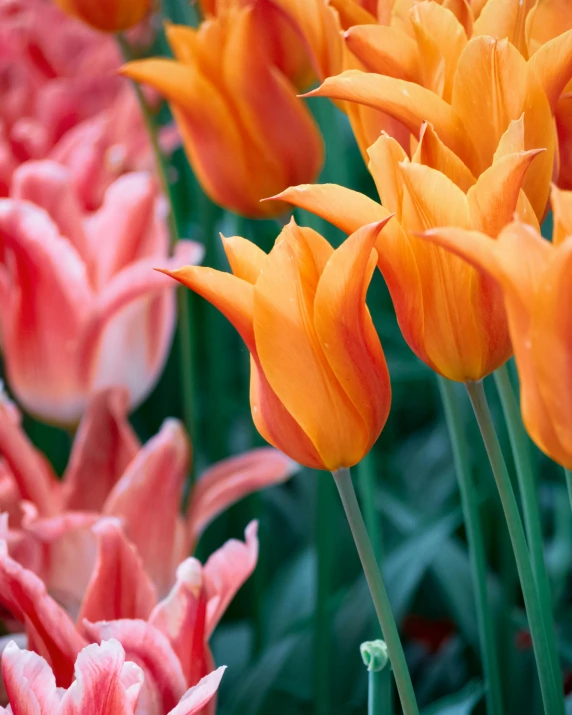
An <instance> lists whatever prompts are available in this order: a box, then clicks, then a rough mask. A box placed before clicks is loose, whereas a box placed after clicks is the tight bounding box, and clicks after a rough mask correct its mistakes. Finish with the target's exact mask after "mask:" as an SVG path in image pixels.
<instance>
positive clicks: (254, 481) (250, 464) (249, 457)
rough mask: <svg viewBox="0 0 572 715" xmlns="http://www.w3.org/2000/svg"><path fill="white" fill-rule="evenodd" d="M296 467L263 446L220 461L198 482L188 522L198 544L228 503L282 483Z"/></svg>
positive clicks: (280, 455)
mask: <svg viewBox="0 0 572 715" xmlns="http://www.w3.org/2000/svg"><path fill="white" fill-rule="evenodd" d="M296 470H297V465H296V464H295V462H292V460H291V459H289V458H288V457H285V456H284V455H283V454H281V453H280V452H278V451H277V450H275V449H270V448H268V447H262V448H260V449H253V450H251V451H250V452H246V453H245V454H240V455H238V456H237V457H230V458H229V459H223V460H222V461H220V462H217V463H216V464H215V465H213V466H212V467H210V468H209V469H207V470H206V472H204V473H203V474H202V475H201V477H200V479H199V480H198V481H197V482H196V483H195V485H194V487H193V490H192V492H191V497H190V500H189V509H188V512H187V523H188V526H189V530H190V534H191V541H192V543H193V544H195V543H196V542H197V541H198V538H199V536H200V535H201V533H202V532H203V531H204V529H205V528H206V527H207V525H208V524H210V522H211V521H212V520H213V519H214V518H215V517H216V516H218V514H220V513H221V512H223V511H225V510H226V509H227V508H228V507H229V506H231V505H232V504H235V503H236V502H237V501H240V500H241V499H243V498H244V497H245V496H246V495H247V494H250V493H252V492H254V491H258V490H259V489H264V488H265V487H268V486H272V485H274V484H281V483H282V482H284V481H286V480H287V479H289V478H290V477H291V476H292V474H294V472H295V471H296Z"/></svg>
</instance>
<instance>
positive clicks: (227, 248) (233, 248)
mask: <svg viewBox="0 0 572 715" xmlns="http://www.w3.org/2000/svg"><path fill="white" fill-rule="evenodd" d="M221 240H222V245H223V247H224V252H225V253H226V257H227V258H228V262H229V263H230V268H231V270H232V272H233V274H234V275H235V276H236V277H237V278H240V279H242V280H243V281H246V282H247V283H251V284H252V285H254V284H255V283H256V281H257V279H258V275H259V273H260V271H261V270H262V267H263V266H264V263H265V262H266V258H267V255H266V253H264V251H263V250H262V249H260V248H258V246H257V245H256V244H255V243H252V241H248V240H247V239H246V238H242V237H241V236H231V237H229V238H225V236H223V235H222V234H221Z"/></svg>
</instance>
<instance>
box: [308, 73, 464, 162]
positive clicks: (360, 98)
mask: <svg viewBox="0 0 572 715" xmlns="http://www.w3.org/2000/svg"><path fill="white" fill-rule="evenodd" d="M307 96H310V97H331V98H333V99H343V100H347V101H349V102H358V103H359V104H365V105H367V106H368V107H373V109H379V110H380V111H382V112H385V113H386V114H389V115H391V116H392V117H395V119H398V120H399V121H400V122H402V123H403V124H404V125H405V126H406V127H407V128H408V129H409V131H410V132H411V133H412V134H414V135H415V136H419V132H420V130H421V126H422V124H423V122H424V121H429V122H431V124H433V126H434V127H435V130H436V131H437V133H438V134H439V136H440V137H441V139H442V140H443V141H444V142H445V144H447V146H448V147H450V148H451V149H452V150H453V151H454V152H455V153H456V154H458V155H459V156H460V157H461V158H462V159H463V161H465V162H466V163H467V164H468V165H469V166H471V165H472V164H473V163H474V162H475V161H476V159H475V157H474V148H473V146H472V144H471V141H470V140H469V138H468V135H467V134H466V132H465V130H464V127H463V122H462V121H461V120H460V118H459V117H458V116H457V113H456V112H455V110H454V109H453V108H452V107H451V106H450V105H449V104H447V102H445V101H444V100H442V99H441V98H440V97H438V96H437V95H436V94H434V93H433V92H431V91H430V90H428V89H425V88H424V87H420V86H419V85H417V84H414V83H413V82H406V81H404V80H400V79H394V78H393V77H384V76H382V75H378V74H373V73H371V72H369V73H368V72H360V71H359V70H347V71H346V72H343V73H342V74H340V75H338V76H337V77H329V78H328V79H326V80H325V81H324V83H323V84H322V86H321V87H318V89H315V90H314V91H312V92H310V93H309V94H308V95H307Z"/></svg>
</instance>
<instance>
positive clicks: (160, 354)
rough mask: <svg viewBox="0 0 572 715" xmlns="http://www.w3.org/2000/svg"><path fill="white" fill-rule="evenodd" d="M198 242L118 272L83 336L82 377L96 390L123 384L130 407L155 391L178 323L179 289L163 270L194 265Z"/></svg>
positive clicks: (200, 251) (182, 243) (185, 243)
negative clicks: (171, 254) (177, 300)
mask: <svg viewBox="0 0 572 715" xmlns="http://www.w3.org/2000/svg"><path fill="white" fill-rule="evenodd" d="M202 254H203V248H202V246H201V245H200V244H198V243H194V242H192V241H180V242H179V244H178V246H177V253H176V255H175V257H173V258H170V259H164V260H160V259H158V258H157V257H155V258H145V259H141V260H139V261H136V262H135V263H133V264H131V265H130V266H128V267H127V268H125V269H124V270H122V271H121V272H119V273H117V274H116V275H115V276H114V278H113V279H112V280H111V282H110V283H109V284H108V285H107V286H106V287H105V289H104V290H103V292H102V293H100V294H99V296H98V297H97V300H96V301H95V304H94V307H93V311H92V314H91V316H90V319H89V321H88V323H87V326H86V330H85V332H84V337H83V344H82V352H81V355H82V358H81V360H82V364H83V366H84V370H83V372H82V377H83V379H85V380H87V381H88V382H90V384H91V385H92V389H101V388H104V387H108V386H110V385H117V384H120V385H125V386H126V387H127V388H128V389H129V393H130V397H131V406H132V407H134V406H136V405H137V404H139V403H140V402H141V401H142V400H143V399H144V398H145V397H146V396H147V394H148V393H149V392H150V390H151V389H152V388H153V386H154V384H155V382H156V380H157V378H158V377H159V374H160V372H161V370H162V369H163V365H164V363H165V360H166V358H167V354H168V351H169V348H170V345H171V338H172V335H173V330H174V324H175V288H174V286H173V282H172V281H171V280H170V279H169V278H168V277H167V276H165V275H163V274H161V273H158V272H157V271H154V270H153V268H154V267H155V266H157V265H160V266H161V267H171V268H174V267H175V266H180V265H181V264H182V263H196V262H197V261H199V260H200V258H201V257H202Z"/></svg>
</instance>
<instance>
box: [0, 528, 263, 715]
mask: <svg viewBox="0 0 572 715" xmlns="http://www.w3.org/2000/svg"><path fill="white" fill-rule="evenodd" d="M256 529H257V524H256V522H252V523H251V524H250V525H249V526H248V527H247V529H246V543H243V542H241V541H236V540H232V539H231V540H230V541H227V542H226V544H224V545H223V546H222V547H221V548H220V549H219V550H218V551H216V552H215V553H214V554H213V555H212V556H211V557H210V558H209V559H208V560H207V562H206V564H205V565H204V566H202V565H201V564H200V563H199V562H198V561H197V560H196V559H194V558H188V559H186V560H185V561H184V562H183V563H181V564H180V566H179V568H178V569H177V579H176V582H175V584H174V585H173V588H172V589H171V591H170V592H169V594H168V595H167V596H166V597H165V598H163V599H162V600H158V599H157V595H156V592H155V590H154V588H153V584H152V583H151V581H150V579H149V576H148V574H147V573H146V572H145V570H144V569H143V566H142V562H141V559H140V557H139V554H138V553H137V550H136V548H135V547H134V546H133V544H131V543H130V542H129V541H128V540H127V539H126V537H125V536H124V534H123V531H122V529H121V525H120V522H119V520H117V519H109V518H104V519H101V520H100V521H99V522H98V523H97V524H96V525H95V527H94V531H95V533H96V535H97V539H98V557H97V561H96V564H95V568H94V570H93V572H92V577H91V580H90V584H89V588H88V590H87V592H86V594H85V597H84V600H83V602H82V604H81V609H80V612H79V615H78V617H77V620H76V622H75V623H74V621H73V620H72V618H71V617H70V616H69V614H68V613H67V612H66V611H65V610H64V609H63V608H62V607H61V606H60V605H59V604H58V603H57V602H56V601H55V600H54V599H53V598H52V597H51V596H49V595H48V594H47V593H46V587H45V585H44V583H43V582H42V581H41V579H40V578H38V576H36V575H35V574H34V573H32V572H31V571H29V570H27V569H25V568H23V567H22V566H21V565H20V564H18V563H17V562H16V561H14V560H13V559H12V558H11V557H10V556H9V555H8V553H7V548H6V542H4V541H0V586H1V588H0V603H1V604H2V605H3V606H4V607H5V609H6V610H7V611H8V612H9V613H10V614H11V615H12V616H13V618H15V619H16V620H17V621H18V622H19V623H21V624H23V626H24V629H25V633H26V636H27V642H28V647H29V648H30V649H31V650H33V651H35V652H36V653H41V654H42V655H43V656H44V657H45V658H46V660H47V661H48V663H49V665H50V666H51V668H52V670H53V674H54V677H55V683H56V684H57V685H58V686H60V687H64V688H66V687H69V685H70V684H71V683H72V681H73V675H74V662H75V659H76V657H77V655H78V653H80V652H81V650H82V649H83V648H85V647H86V646H87V645H88V643H89V642H96V643H100V642H101V641H104V640H108V639H109V638H115V639H116V640H118V641H119V642H120V643H121V645H122V646H123V648H124V649H125V652H126V655H127V658H128V659H131V660H134V661H136V662H138V663H140V664H141V665H142V666H143V669H144V672H145V680H144V683H143V687H142V693H141V698H142V700H143V702H144V703H145V705H146V707H147V708H148V710H146V712H148V713H149V715H164V713H168V712H169V711H170V710H171V709H172V708H174V707H175V706H176V705H177V703H178V702H179V700H181V698H182V697H183V696H184V695H185V692H186V691H187V690H188V688H189V687H192V686H193V685H197V684H198V683H199V684H200V681H201V679H202V678H204V677H205V676H206V675H208V673H210V672H211V670H212V669H213V664H212V655H211V653H210V649H209V646H208V640H209V638H210V636H211V634H212V632H213V630H214V628H215V627H216V625H217V623H218V621H219V620H220V618H221V617H222V615H223V613H224V611H225V610H226V608H227V607H228V605H229V604H230V602H231V601H232V599H233V597H234V595H235V594H236V592H237V591H238V589H239V588H240V587H241V585H242V584H243V583H244V581H245V580H246V579H247V578H248V577H249V576H250V574H251V573H252V571H253V569H254V567H255V565H256V561H257V558H258V540H257V538H256ZM8 693H9V694H10V691H9V690H8ZM208 712H209V713H211V712H214V709H213V708H209V709H208Z"/></svg>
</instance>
